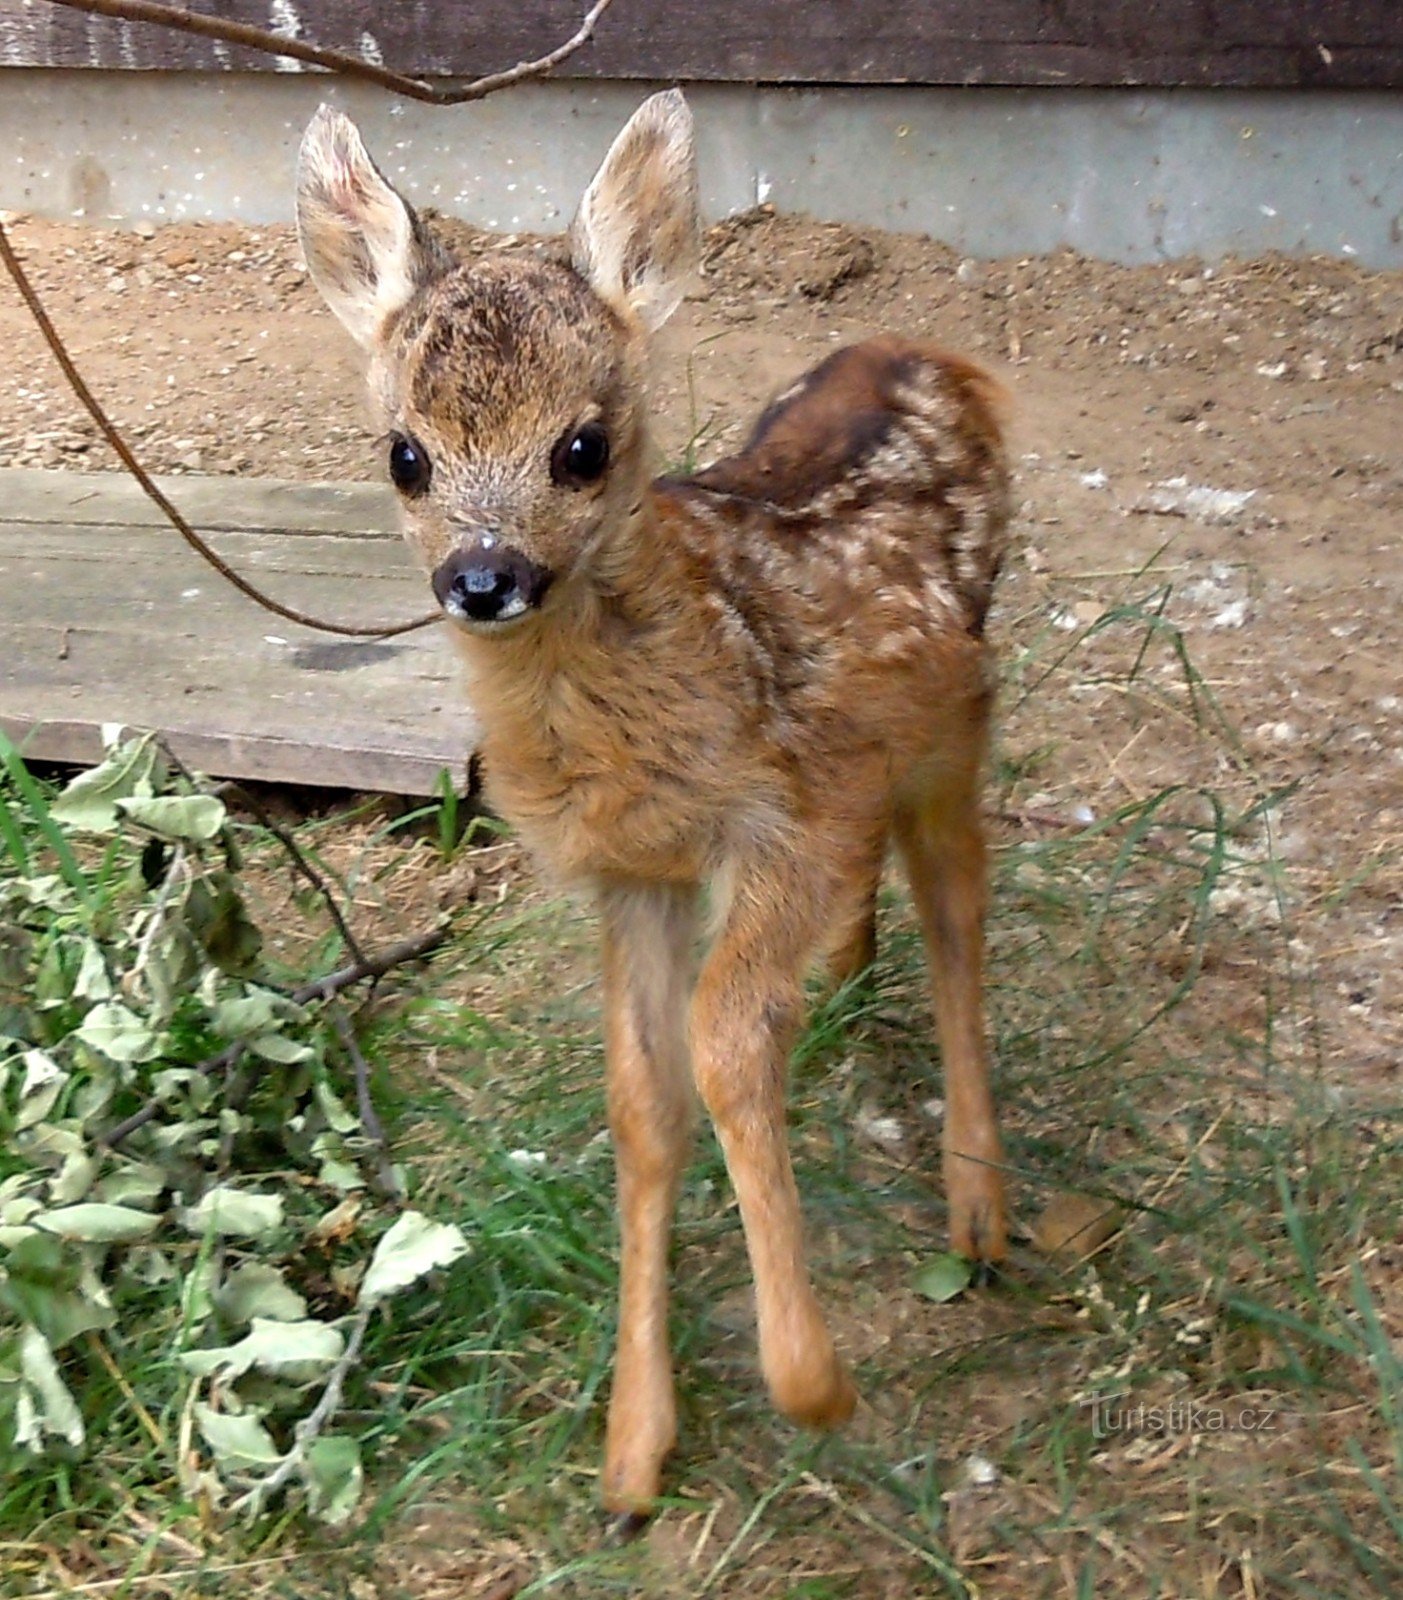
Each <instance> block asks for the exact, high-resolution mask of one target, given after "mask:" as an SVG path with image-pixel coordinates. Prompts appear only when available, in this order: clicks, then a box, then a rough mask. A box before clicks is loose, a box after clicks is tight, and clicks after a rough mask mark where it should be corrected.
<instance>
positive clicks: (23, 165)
mask: <svg viewBox="0 0 1403 1600" xmlns="http://www.w3.org/2000/svg"><path fill="white" fill-rule="evenodd" d="M642 93H643V90H642V89H641V88H640V86H639V85H637V84H632V83H627V84H625V83H584V82H556V83H541V84H528V85H525V86H523V87H522V88H520V89H517V90H515V91H509V92H507V93H504V94H499V95H496V96H494V97H492V98H490V99H488V100H486V101H482V102H479V103H478V104H476V105H468V106H461V107H454V108H449V109H439V108H434V107H429V106H424V105H420V104H417V103H415V102H409V101H399V100H396V99H393V98H390V97H388V96H386V95H384V94H382V93H380V92H379V91H377V90H374V89H370V88H366V87H363V86H358V85H347V84H344V83H338V82H336V81H334V80H332V79H329V78H326V77H323V76H320V75H313V74H303V73H287V74H258V75H255V74H247V75H233V74H211V75H209V76H204V75H199V74H183V73H182V74H164V73H137V72H130V73H117V72H114V73H106V72H69V71H62V70H57V71H55V70H45V69H9V70H0V152H3V153H0V207H4V208H6V209H9V210H14V211H30V212H39V213H41V214H43V215H46V216H54V217H72V216H75V215H78V216H81V217H83V218H85V219H87V220H90V221H93V222H98V223H131V222H134V221H137V220H139V219H142V218H148V219H150V220H152V221H155V222H158V223H159V222H162V221H170V220H179V219H196V218H239V219H242V220H245V221H249V222H270V221H286V220H288V219H289V218H290V216H291V208H292V166H293V158H294V153H295V150H296V146H297V140H298V138H299V136H300V132H301V129H302V127H303V125H304V124H305V122H306V120H307V118H308V117H309V116H310V114H311V112H312V111H313V109H314V108H315V107H316V105H317V103H318V102H319V101H320V100H322V99H329V100H333V101H335V102H336V103H338V104H340V105H341V106H343V107H344V108H345V109H347V110H348V111H349V112H350V113H351V114H352V115H353V116H355V117H356V118H357V120H358V121H360V122H361V124H362V126H363V129H364V131H365V134H366V137H367V140H368V142H369V143H370V146H371V149H372V151H374V152H375V154H376V155H377V157H378V159H379V160H380V162H381V164H382V166H384V168H385V169H386V171H387V172H388V174H389V175H390V177H391V178H392V180H393V181H395V182H396V183H397V184H398V185H399V186H400V187H401V188H403V190H404V191H405V193H406V194H407V195H408V196H409V198H410V199H411V200H414V201H417V202H419V203H420V204H428V205H434V206H437V207H439V208H440V209H441V210H443V211H446V212H450V213H453V214H456V215H459V216H462V217H465V218H467V219H468V220H470V221H472V222H475V223H478V224H481V225H484V226H488V227H493V228H498V229H501V230H504V231H512V230H516V229H529V230H544V231H550V230H554V229H558V228H560V227H562V226H563V225H564V223H565V222H566V221H567V220H568V218H569V216H570V214H571V212H572V211H573V208H574V205H575V201H576V199H577V197H578V195H579V193H580V191H581V189H582V188H583V186H584V184H585V182H586V181H587V180H588V177H589V175H590V173H591V172H592V170H593V168H594V166H595V164H596V163H597V161H598V160H599V158H600V156H601V155H602V154H603V152H604V150H605V148H606V147H607V145H608V143H609V140H610V139H611V138H612V136H613V134H614V132H615V131H616V130H617V128H618V127H619V125H620V124H621V123H622V122H623V120H624V119H625V117H626V116H627V115H628V113H629V111H630V110H631V109H632V107H633V106H634V105H635V104H636V103H637V102H638V100H639V98H640V97H641V95H642ZM688 93H689V96H690V98H691V100H692V104H693V106H694V109H695V111H696V113H697V119H698V124H699V129H700V140H701V162H702V180H703V192H704V199H705V203H706V207H707V210H708V212H709V214H710V215H711V216H713V217H719V216H723V215H725V214H727V213H729V212H734V211H738V210H743V209H746V208H748V207H750V206H753V205H755V204H756V203H757V202H760V201H769V202H771V203H773V204H774V205H776V206H778V207H779V208H781V209H782V210H787V211H804V212H809V213H811V214H812V215H814V216H818V217H823V218H829V219H834V220H839V221H844V222H851V223H856V224H859V225H866V226H873V227H882V228H891V229H896V230H901V231H908V232H917V233H927V234H930V235H932V236H933V237H935V238H937V239H941V240H944V241H946V242H947V243H949V244H951V245H953V246H954V247H955V248H957V249H959V250H961V251H963V252H965V253H967V254H970V255H975V256H1000V255H1022V254H1032V253H1035V252H1041V251H1046V250H1051V249H1055V248H1057V247H1058V246H1062V245H1070V246H1071V247H1072V248H1074V249H1076V250H1079V251H1082V252H1084V253H1086V254H1088V255H1093V256H1100V257H1103V258H1108V259H1111V260H1117V261H1151V260H1158V259H1162V258H1165V257H1172V256H1181V255H1201V256H1205V257H1209V258H1214V257H1218V256H1221V255H1223V254H1227V253H1234V254H1240V255H1257V254H1261V253H1263V252H1266V251H1272V250H1281V251H1287V252H1291V253H1316V252H1319V253H1322V254H1328V255H1343V256H1347V257H1351V258H1353V259H1355V260H1358V261H1359V262H1361V263H1364V264H1367V265H1370V266H1376V267H1387V266H1403V95H1398V94H1393V93H1389V92H1386V91H1379V92H1373V91H1355V92H1343V91H1341V92H1332V91H1321V90H1316V91H1312V92H1309V93H1299V92H1294V91H1272V90H1255V91H1254V90H1241V91H1239V90H1187V89H1168V90H1105V89H1089V90H1079V89H941V88H852V89H849V88H825V89H768V88H761V89H755V88H748V87H745V86H741V85H730V84H702V85H696V86H695V87H693V88H692V89H689V91H688Z"/></svg>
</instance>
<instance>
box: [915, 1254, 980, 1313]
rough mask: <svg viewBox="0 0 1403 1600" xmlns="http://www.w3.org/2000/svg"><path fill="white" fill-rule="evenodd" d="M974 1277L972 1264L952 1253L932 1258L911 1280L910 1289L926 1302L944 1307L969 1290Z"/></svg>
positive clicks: (963, 1257)
mask: <svg viewBox="0 0 1403 1600" xmlns="http://www.w3.org/2000/svg"><path fill="white" fill-rule="evenodd" d="M973 1277H974V1263H973V1262H972V1261H970V1260H968V1259H967V1258H966V1257H965V1256H957V1255H955V1254H954V1253H953V1252H952V1251H946V1253H945V1254H944V1255H939V1256H933V1257H932V1258H931V1259H930V1260H929V1261H927V1262H926V1264H925V1266H923V1267H922V1268H921V1269H920V1271H919V1272H917V1273H916V1275H915V1276H914V1277H913V1278H912V1279H911V1287H912V1288H913V1289H914V1290H915V1291H916V1293H917V1294H920V1295H924V1296H925V1297H926V1299H927V1300H934V1301H935V1302H936V1303H937V1304H938V1305H944V1304H945V1302H946V1301H947V1300H953V1299H954V1298H955V1296H956V1295H958V1294H962V1293H963V1292H964V1291H965V1290H966V1289H968V1288H969V1285H970V1280H971V1279H972V1278H973Z"/></svg>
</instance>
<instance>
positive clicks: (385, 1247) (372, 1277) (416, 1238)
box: [357, 1211, 470, 1306]
mask: <svg viewBox="0 0 1403 1600" xmlns="http://www.w3.org/2000/svg"><path fill="white" fill-rule="evenodd" d="M469 1248H470V1246H469V1244H468V1241H467V1239H466V1238H465V1237H464V1235H463V1230H462V1229H461V1228H458V1227H455V1226H453V1224H451V1223H445V1222H432V1221H430V1220H429V1218H428V1217H426V1216H423V1215H422V1214H421V1213H419V1212H418V1211H406V1212H405V1213H404V1215H403V1216H401V1217H399V1218H398V1219H397V1220H396V1221H395V1223H394V1225H393V1226H392V1227H391V1228H390V1230H389V1232H388V1233H386V1235H385V1236H384V1238H383V1239H381V1241H380V1243H379V1244H378V1245H377V1246H376V1247H375V1254H374V1255H373V1256H372V1257H371V1258H370V1265H369V1266H368V1267H367V1268H366V1269H365V1277H364V1278H362V1279H361V1286H360V1294H359V1295H358V1296H357V1303H358V1304H359V1305H362V1306H373V1305H378V1304H379V1303H380V1302H381V1301H382V1300H385V1299H387V1298H388V1297H389V1296H390V1295H392V1294H396V1293H398V1291H399V1290H401V1289H403V1288H404V1287H405V1286H406V1285H408V1284H411V1283H413V1282H414V1281H415V1280H416V1279H418V1278H422V1277H423V1276H424V1274H425V1273H426V1272H432V1271H433V1269H434V1268H435V1267H446V1266H448V1265H449V1263H450V1262H453V1261H456V1260H457V1259H458V1258H459V1256H462V1255H466V1254H467V1252H468V1250H469Z"/></svg>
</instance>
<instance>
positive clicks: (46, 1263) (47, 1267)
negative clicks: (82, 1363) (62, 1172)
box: [0, 1233, 116, 1350]
mask: <svg viewBox="0 0 1403 1600" xmlns="http://www.w3.org/2000/svg"><path fill="white" fill-rule="evenodd" d="M75 1254H76V1252H74V1251H72V1250H70V1249H67V1248H66V1247H65V1245H64V1244H63V1243H62V1242H61V1241H60V1240H59V1239H56V1238H54V1237H52V1236H50V1235H48V1234H42V1233H34V1234H31V1235H30V1236H29V1238H27V1239H23V1240H21V1241H20V1242H19V1243H18V1244H16V1245H15V1246H14V1247H13V1248H12V1249H11V1250H10V1252H9V1254H8V1255H7V1256H6V1258H5V1271H4V1273H3V1274H2V1275H0V1304H3V1305H4V1306H6V1307H7V1308H8V1309H9V1310H10V1311H11V1312H13V1313H14V1315H15V1316H16V1317H17V1318H18V1320H19V1321H21V1322H27V1323H32V1324H33V1326H34V1327H36V1328H38V1330H39V1331H40V1333H42V1334H43V1335H44V1337H45V1338H46V1339H47V1340H48V1341H49V1344H50V1345H51V1346H52V1347H53V1348H54V1349H55V1350H59V1349H62V1347H63V1346H64V1345H66V1344H68V1343H69V1342H70V1341H71V1340H73V1339H76V1338H77V1337H78V1336H79V1334H83V1333H87V1332H89V1331H90V1330H91V1329H94V1328H110V1327H111V1326H112V1324H113V1323H114V1322H115V1321H116V1312H115V1311H113V1309H112V1307H111V1306H110V1305H108V1304H106V1303H105V1299H98V1298H96V1296H97V1295H98V1294H101V1291H100V1290H96V1291H95V1290H93V1288H92V1286H91V1285H90V1284H86V1283H85V1282H84V1277H83V1273H82V1270H81V1267H80V1266H79V1264H78V1262H77V1261H76V1260H75Z"/></svg>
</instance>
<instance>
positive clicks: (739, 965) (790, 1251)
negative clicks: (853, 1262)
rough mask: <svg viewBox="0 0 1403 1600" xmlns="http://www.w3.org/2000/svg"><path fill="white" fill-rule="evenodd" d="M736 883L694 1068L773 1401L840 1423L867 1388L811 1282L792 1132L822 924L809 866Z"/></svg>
mask: <svg viewBox="0 0 1403 1600" xmlns="http://www.w3.org/2000/svg"><path fill="white" fill-rule="evenodd" d="M738 876H739V887H738V888H737V890H736V893H735V896H734V899H733V900H732V903H731V906H730V909H729V912H728V914H727V918H726V922H725V925H724V926H723V928H722V930H721V933H720V934H719V936H718V938H717V940H716V943H715V945H714V946H713V948H712V950H711V953H710V955H709V956H708V958H707V961H706V964H705V966H704V967H703V968H702V974H701V978H700V980H699V982H698V984H697V991H696V994H695V996H694V997H693V1001H692V1021H691V1042H692V1062H693V1068H694V1070H695V1072H696V1075H697V1087H698V1089H699V1090H700V1091H701V1096H702V1100H703V1102H704V1103H705V1105H706V1108H707V1110H708V1111H709V1112H710V1114H711V1117H712V1120H713V1121H714V1122H715V1124H716V1131H717V1134H718V1135H719V1137H720V1140H721V1148H722V1150H723V1152H724V1154H725V1157H726V1166H727V1169H728V1171H729V1172H730V1175H731V1182H732V1184H733V1185H734V1186H735V1191H736V1197H737V1199H738V1200H739V1201H740V1212H741V1221H742V1223H743V1225H744V1228H745V1242H746V1246H747V1248H748V1250H749V1252H750V1265H751V1271H752V1273H753V1275H754V1279H755V1307H756V1321H757V1324H758V1328H759V1337H760V1363H761V1366H762V1368H763V1369H764V1373H765V1380H766V1383H767V1384H768V1386H769V1390H770V1395H771V1398H772V1399H773V1400H774V1403H775V1405H776V1407H777V1408H778V1409H779V1410H780V1411H782V1412H783V1413H784V1414H785V1415H786V1416H788V1417H790V1418H792V1419H793V1420H794V1421H795V1422H801V1423H805V1424H807V1425H808V1426H810V1427H835V1426H837V1424H839V1423H841V1422H844V1421H846V1420H847V1418H848V1417H849V1416H850V1415H851V1413H852V1409H853V1406H854V1404H855V1403H856V1400H857V1391H856V1390H855V1389H854V1387H853V1385H852V1381H851V1379H850V1378H849V1377H848V1375H847V1373H846V1372H845V1371H844V1369H843V1366H842V1363H841V1362H840V1361H839V1359H838V1356H837V1353H836V1351H835V1350H834V1348H833V1340H832V1337H831V1336H830V1334H829V1332H828V1329H827V1326H826V1325H825V1323H824V1320H823V1313H822V1312H821V1311H820V1310H819V1306H818V1301H817V1299H816V1298H815V1295H814V1292H813V1287H812V1285H811V1283H810V1281H809V1274H808V1268H807V1266H806V1265H805V1261H804V1245H803V1224H802V1220H801V1218H800V1214H799V1195H798V1190H797V1189H796V1187H795V1184H794V1171H793V1168H792V1166H791V1164H790V1158H789V1139H788V1134H787V1132H786V1128H785V1080H786V1076H787V1066H788V1056H789V1047H790V1045H791V1043H792V1041H793V1037H794V1034H795V1032H796V1030H797V1026H798V1021H799V1016H800V1003H801V999H802V978H803V973H804V967H805V963H806V961H807V958H808V956H809V954H810V952H811V950H812V949H813V946H814V944H815V943H816V942H817V941H816V939H815V937H814V930H815V927H816V924H817V921H818V917H817V914H816V908H815V906H814V904H813V897H812V895H811V892H810V887H809V886H808V885H806V884H805V883H804V882H803V879H802V874H801V872H800V871H799V869H797V868H795V867H793V866H791V865H789V864H785V865H784V866H783V867H782V868H780V869H778V870H776V868H775V866H774V863H772V862H765V863H763V864H760V865H758V866H757V867H756V869H755V870H753V871H752V872H750V873H749V874H748V875H745V874H742V875H738Z"/></svg>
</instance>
